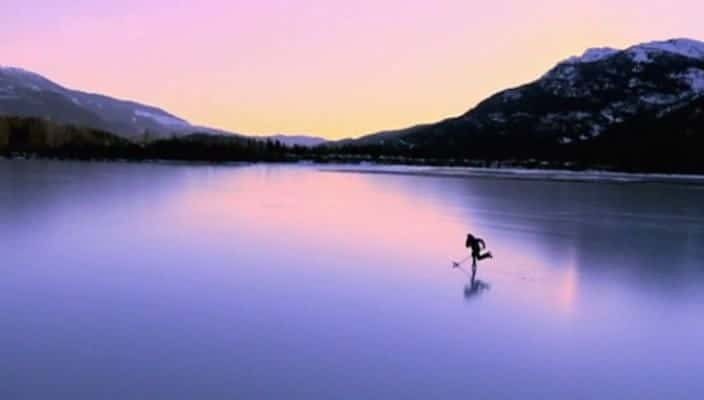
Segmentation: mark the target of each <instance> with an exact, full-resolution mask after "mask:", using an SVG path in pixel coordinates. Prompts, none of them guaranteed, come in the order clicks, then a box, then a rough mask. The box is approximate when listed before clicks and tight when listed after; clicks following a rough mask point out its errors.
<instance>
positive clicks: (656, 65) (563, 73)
mask: <svg viewBox="0 0 704 400" xmlns="http://www.w3.org/2000/svg"><path fill="white" fill-rule="evenodd" d="M702 97H704V43H702V42H699V41H695V40H691V39H672V40H667V41H659V42H650V43H644V44H640V45H636V46H633V47H630V48H627V49H623V50H618V49H612V48H595V49H589V50H587V51H586V52H584V54H583V55H581V56H577V57H571V58H568V59H566V60H564V61H562V62H560V63H558V64H557V65H556V66H555V67H554V68H552V69H551V70H549V71H548V72H547V73H545V74H544V75H543V76H542V77H540V78H539V79H538V80H536V81H534V82H531V83H528V84H526V85H523V86H520V87H516V88H511V89H508V90H504V91H502V92H499V93H497V94H495V95H493V96H491V97H489V98H488V99H486V100H484V101H482V102H480V103H479V104H478V105H477V106H476V107H474V108H473V109H471V110H469V111H468V112H467V113H465V114H463V115H461V116H458V117H455V118H450V119H447V120H444V121H441V122H438V123H435V124H429V125H423V126H418V127H414V128H410V129H407V130H399V131H395V132H391V133H388V132H386V133H381V134H374V135H369V136H365V137H362V138H360V139H356V140H352V141H348V142H343V143H342V144H343V145H348V146H354V145H359V146H366V145H370V144H372V145H379V146H385V147H387V148H392V149H394V150H395V151H399V152H401V151H411V152H416V153H419V154H424V155H437V156H452V157H467V158H472V157H478V158H492V159H507V158H526V157H543V158H565V157H564V156H566V155H570V156H574V155H575V154H577V153H583V152H584V151H587V153H589V154H586V156H588V157H592V158H593V157H595V156H598V155H599V151H601V150H604V151H605V152H606V153H609V152H611V153H613V149H605V148H604V147H606V146H611V145H614V144H615V143H619V145H620V146H622V150H623V152H622V153H623V154H619V155H618V157H622V156H625V155H628V154H627V153H626V152H627V151H630V152H636V153H637V152H638V151H639V149H640V145H641V140H645V137H644V136H643V135H639V131H644V130H645V129H646V128H647V130H648V132H649V134H653V132H652V129H653V127H659V129H660V131H659V132H657V134H656V136H655V137H654V138H653V137H649V139H648V140H649V141H648V142H647V143H648V144H649V145H652V146H656V147H657V146H663V147H662V148H670V147H672V145H674V144H675V142H677V141H679V142H678V143H679V144H680V145H682V146H687V143H689V142H692V141H694V140H701V137H702V136H704V131H703V130H701V129H700V128H698V129H695V130H694V131H691V129H690V127H689V126H684V125H682V124H681V123H679V122H678V121H677V120H676V119H675V118H674V117H673V116H674V115H680V113H681V114H682V115H690V116H695V119H694V120H690V121H691V123H692V124H693V125H692V127H695V126H697V125H696V123H695V122H694V121H695V120H697V118H699V117H696V116H697V115H699V114H698V113H699V112H700V111H701V105H702V101H701V99H702ZM697 121H698V120H697ZM646 122H647V123H646ZM676 122H677V123H676ZM673 124H674V125H673ZM627 129H638V130H639V131H633V132H629V133H628V134H626V133H624V131H625V130H627ZM684 131H687V132H689V133H688V134H686V135H685V134H684V133H683V132H684ZM690 131H691V132H690ZM680 133H681V134H680ZM625 136H627V137H628V140H629V143H627V144H626V143H623V142H622V138H623V137H625ZM617 138H618V139H617ZM655 139H657V140H655ZM644 143H645V142H644ZM626 145H628V146H626ZM606 150H608V151H606ZM578 155H579V154H578ZM582 156H584V154H582ZM613 157H614V158H615V159H616V158H618V157H617V155H616V154H614V156H613ZM607 161H609V160H607ZM611 161H613V160H611Z"/></svg>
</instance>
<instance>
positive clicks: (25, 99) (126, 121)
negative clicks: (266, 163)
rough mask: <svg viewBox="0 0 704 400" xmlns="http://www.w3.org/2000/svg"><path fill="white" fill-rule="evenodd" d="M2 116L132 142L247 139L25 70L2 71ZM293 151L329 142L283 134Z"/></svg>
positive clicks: (0, 113) (0, 106) (7, 68)
mask: <svg viewBox="0 0 704 400" xmlns="http://www.w3.org/2000/svg"><path fill="white" fill-rule="evenodd" d="M0 116H8V117H36V118H41V119H44V120H46V121H50V122H53V123H55V124H59V125H75V126H79V127H88V128H92V129H97V130H101V131H105V132H111V133H114V134H117V135H119V136H122V137H124V138H128V139H140V140H141V139H143V138H144V137H145V134H146V136H148V137H149V138H150V139H159V138H167V137H171V136H183V135H188V134H192V133H207V134H213V135H236V136H239V137H243V136H242V135H238V134H234V133H232V132H227V131H223V130H218V129H213V128H208V127H204V126H196V125H191V124H190V123H189V122H188V121H186V120H184V119H182V118H179V117H177V116H175V115H172V114H170V113H168V112H166V111H164V110H162V109H160V108H157V107H153V106H148V105H144V104H140V103H136V102H133V101H126V100H118V99H114V98H111V97H108V96H103V95H99V94H92V93H85V92H81V91H78V90H72V89H67V88H65V87H63V86H61V85H59V84H57V83H54V82H52V81H50V80H49V79H47V78H45V77H43V76H41V75H39V74H36V73H34V72H30V71H27V70H24V69H20V68H14V67H2V66H0ZM275 138H276V140H279V141H281V142H282V143H285V144H289V145H291V146H293V145H295V144H298V145H302V146H315V145H318V144H321V143H323V142H324V141H325V140H324V139H321V138H314V137H308V136H287V135H277V136H275Z"/></svg>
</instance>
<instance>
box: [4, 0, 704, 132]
mask: <svg viewBox="0 0 704 400" xmlns="http://www.w3.org/2000/svg"><path fill="white" fill-rule="evenodd" d="M2 9H3V11H2V17H0V64H2V65H12V66H18V67H23V68H26V69H30V70H33V71H35V72H38V73H41V74H43V75H45V76H47V77H49V78H50V79H53V80H55V81H57V82H59V83H62V84H64V85H65V86H68V87H71V88H76V89H81V90H85V91H91V92H99V93H104V94H109V95H112V96H115V97H119V98H126V99H133V100H137V101H141V102H145V103H148V104H152V105H157V106H160V107H162V108H164V109H166V110H168V111H170V112H172V113H174V114H176V115H178V116H181V117H184V118H186V119H188V120H190V121H191V122H192V123H196V124H200V125H208V126H213V127H219V128H223V129H227V130H231V131H235V132H242V133H249V134H269V133H278V132H285V133H306V134H313V135H320V136H325V137H328V138H340V137H346V136H358V135H361V134H365V133H370V132H374V131H378V130H384V129H390V128H401V127H405V126H410V125H414V124H417V123H421V122H430V121H435V120H439V119H442V118H445V117H449V116H453V115H457V114H460V113H462V112H464V111H466V110H467V109H469V108H470V107H472V106H473V105H475V104H476V103H477V102H478V101H480V100H482V99H483V98H485V97H487V96H488V95H490V94H492V93H493V92H496V91H498V90H501V89H503V88H506V87H509V86H512V85H518V84H521V83H525V82H527V81H530V80H533V79H535V78H537V77H538V76H540V75H541V74H542V73H543V72H545V71H546V70H547V69H548V68H550V67H551V66H553V65H554V64H555V63H556V62H558V61H560V60H561V59H564V58H566V57H568V56H570V55H574V54H578V53H581V52H582V51H583V50H584V49H585V48H587V47H594V46H605V45H608V46H614V47H625V46H629V45H631V44H635V43H639V42H643V41H650V40H660V39H668V38H673V37H690V38H693V39H702V40H704V23H702V17H701V16H702V15H704V2H702V1H701V0H682V1H669V2H663V1H636V0H623V1H617V0H615V1H569V2H568V1H548V0H536V1H530V2H528V1H509V0H494V1H490V2H487V1H481V2H479V1H470V0H461V1H460V0H438V1H414V0H406V1H401V0H386V1H384V0H378V1H371V0H358V1H340V0H299V1H295V0H289V1H276V0H259V1H242V0H229V1H226V0H210V1H208V0H203V1H186V0H180V1H178V0H176V1H174V0H144V1H137V0H120V1H100V0H71V1H64V0H2Z"/></svg>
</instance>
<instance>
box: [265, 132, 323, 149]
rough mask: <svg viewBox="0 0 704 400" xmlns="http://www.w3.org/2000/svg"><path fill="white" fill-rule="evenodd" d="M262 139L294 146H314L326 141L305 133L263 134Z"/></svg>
mask: <svg viewBox="0 0 704 400" xmlns="http://www.w3.org/2000/svg"><path fill="white" fill-rule="evenodd" d="M262 139H263V140H273V141H278V142H280V143H282V144H283V145H284V146H288V147H294V146H301V147H315V146H319V145H321V144H323V143H327V140H326V139H323V138H321V137H317V136H306V135H272V136H264V137H262Z"/></svg>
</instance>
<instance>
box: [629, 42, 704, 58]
mask: <svg viewBox="0 0 704 400" xmlns="http://www.w3.org/2000/svg"><path fill="white" fill-rule="evenodd" d="M632 48H641V49H643V50H645V51H650V52H654V51H659V52H665V53H672V54H679V55H681V56H684V57H689V58H697V59H704V43H703V42H699V41H696V40H692V39H671V40H666V41H658V42H649V43H644V44H640V45H637V46H634V47H632Z"/></svg>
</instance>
